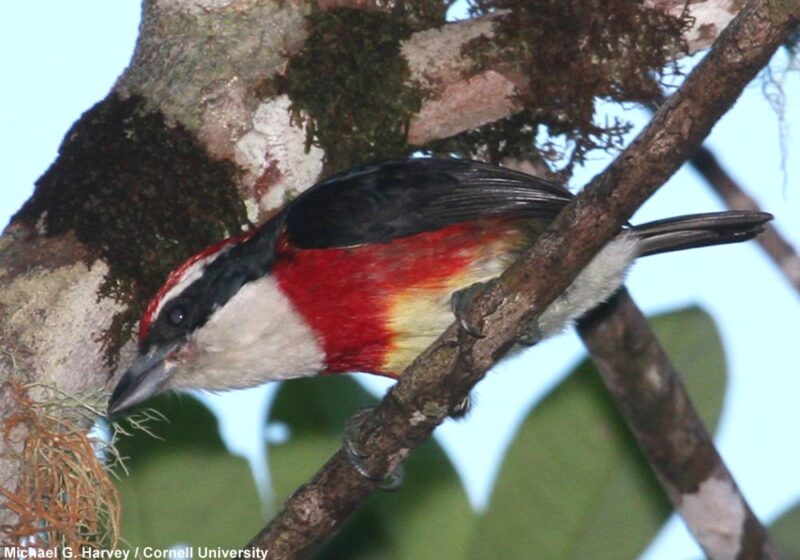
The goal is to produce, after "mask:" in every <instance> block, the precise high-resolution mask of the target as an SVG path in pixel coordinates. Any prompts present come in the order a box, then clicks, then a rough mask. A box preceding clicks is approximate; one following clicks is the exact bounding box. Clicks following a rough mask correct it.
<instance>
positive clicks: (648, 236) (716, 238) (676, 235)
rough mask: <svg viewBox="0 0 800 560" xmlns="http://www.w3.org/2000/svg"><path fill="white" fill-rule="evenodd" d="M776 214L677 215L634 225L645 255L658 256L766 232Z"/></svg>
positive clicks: (715, 213) (742, 212)
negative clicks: (766, 227)
mask: <svg viewBox="0 0 800 560" xmlns="http://www.w3.org/2000/svg"><path fill="white" fill-rule="evenodd" d="M771 219H772V214H768V213H766V212H748V211H744V210H741V211H740V210H732V211H729V212H710V213H708V214H691V215H688V216H677V217H675V218H668V219H666V220H658V221H655V222H648V223H646V224H642V225H640V226H633V227H632V228H631V230H632V231H633V232H634V233H635V234H636V236H637V237H638V238H639V240H640V244H641V245H640V247H641V253H640V254H641V255H656V254H658V253H666V252H669V251H679V250H681V249H692V248H694V247H707V246H710V245H721V244H723V243H738V242H739V241H747V240H748V239H752V238H753V237H755V236H756V235H758V234H759V233H761V232H762V231H764V227H765V225H766V223H767V222H769V221H770V220H771Z"/></svg>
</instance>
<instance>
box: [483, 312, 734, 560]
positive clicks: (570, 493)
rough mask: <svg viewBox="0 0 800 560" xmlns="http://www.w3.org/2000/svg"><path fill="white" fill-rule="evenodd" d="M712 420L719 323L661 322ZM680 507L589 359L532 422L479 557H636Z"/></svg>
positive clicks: (517, 444)
mask: <svg viewBox="0 0 800 560" xmlns="http://www.w3.org/2000/svg"><path fill="white" fill-rule="evenodd" d="M652 324H653V327H654V328H655V330H656V333H657V334H658V336H659V339H660V340H661V342H662V344H663V346H664V348H665V349H666V351H667V353H668V354H669V356H670V358H671V359H672V361H673V363H674V364H675V366H676V367H677V368H678V371H680V372H681V373H682V374H683V375H684V380H685V382H686V384H687V386H688V388H689V391H690V393H691V395H692V397H693V400H694V403H695V405H696V406H697V407H698V408H699V409H700V411H701V414H702V416H703V418H704V419H706V421H709V420H711V421H712V422H711V423H712V424H716V419H717V418H718V417H719V414H720V411H721V408H722V397H723V394H724V388H725V360H724V356H723V351H722V346H721V343H720V340H719V336H718V335H717V331H716V329H715V327H714V324H713V321H712V320H711V318H710V317H709V316H708V315H706V314H705V313H704V312H702V311H701V310H699V309H697V308H689V309H685V310H682V311H678V312H675V313H670V314H667V315H664V316H661V317H658V318H656V319H654V320H653V321H652ZM670 510H671V507H670V505H669V503H668V501H667V500H666V498H665V497H664V496H663V493H662V491H661V489H660V487H659V485H658V484H657V482H656V480H655V477H654V476H653V474H652V473H651V471H650V469H649V467H648V465H647V463H646V462H645V459H644V456H643V455H642V453H641V452H640V451H639V449H638V447H637V445H636V443H635V442H634V440H633V438H632V436H631V435H630V434H629V432H628V430H627V428H626V427H625V425H624V423H623V421H622V419H621V417H620V415H619V413H618V412H617V410H616V408H615V406H614V403H613V401H612V400H611V398H610V397H609V396H608V394H607V392H606V390H605V388H604V387H603V385H602V383H601V381H600V378H599V376H598V375H597V373H596V372H595V370H594V367H593V366H592V365H591V364H590V363H589V362H587V361H584V362H583V363H582V364H581V365H580V366H579V367H578V368H577V369H576V370H575V371H574V372H573V373H572V374H571V375H570V377H569V378H568V379H567V380H566V381H565V382H564V383H563V384H562V385H561V386H559V387H558V388H556V389H555V390H554V391H553V392H552V393H551V394H550V395H548V396H547V397H546V398H545V399H544V401H543V402H542V403H541V405H540V406H538V407H537V408H535V409H534V410H533V412H532V413H531V414H530V415H529V416H528V418H527V419H526V420H525V422H524V424H523V426H522V427H521V429H520V432H519V434H518V435H517V437H516V439H515V441H514V443H513V444H512V447H511V449H510V450H509V452H508V455H507V457H506V459H505V462H504V464H503V467H502V470H501V473H500V476H499V477H498V480H497V483H496V486H495V489H494V492H493V495H492V499H491V503H490V506H489V508H488V510H487V511H486V513H485V515H484V516H483V518H482V519H481V521H480V522H479V524H478V528H477V530H476V531H475V534H474V537H475V538H474V540H473V543H472V546H471V548H470V556H469V558H474V559H483V558H503V559H508V560H513V559H515V558H525V559H529V558H537V559H542V560H547V559H572V558H575V559H583V558H592V559H593V560H602V559H604V558H609V559H617V558H634V557H636V556H637V555H638V554H639V553H640V552H641V551H642V550H643V549H644V547H645V546H646V545H647V544H648V543H649V542H650V540H651V539H652V538H653V537H654V536H655V534H656V532H657V531H658V530H659V528H660V527H661V525H662V524H663V522H664V521H665V519H666V518H667V516H668V515H669V513H670Z"/></svg>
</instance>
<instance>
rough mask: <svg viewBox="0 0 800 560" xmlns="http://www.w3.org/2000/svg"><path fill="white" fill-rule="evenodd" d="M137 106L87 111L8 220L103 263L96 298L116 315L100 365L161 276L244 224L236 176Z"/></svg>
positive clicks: (107, 103)
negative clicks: (36, 226)
mask: <svg viewBox="0 0 800 560" xmlns="http://www.w3.org/2000/svg"><path fill="white" fill-rule="evenodd" d="M144 107H145V103H144V100H143V99H141V98H137V97H132V98H129V99H126V100H122V99H119V98H118V97H116V96H115V95H111V96H110V97H109V98H107V99H106V100H104V101H102V102H100V103H98V104H97V105H95V106H94V107H93V108H92V109H90V110H89V111H87V112H86V113H85V114H84V115H83V116H82V117H81V118H80V120H78V122H77V123H75V125H73V127H72V129H71V130H70V131H69V132H68V133H67V135H66V137H65V138H64V141H63V143H62V145H61V148H60V150H59V157H58V159H57V160H56V162H55V163H54V164H53V165H52V166H51V167H50V169H48V171H47V172H46V173H45V174H44V175H43V176H42V177H41V178H40V179H39V180H38V181H37V183H36V191H35V192H34V195H33V197H32V198H31V199H30V200H29V201H28V202H27V203H26V204H25V206H23V208H22V209H21V210H20V211H19V213H18V214H17V215H16V216H15V217H14V220H26V221H28V222H30V223H43V225H44V227H45V230H46V234H47V235H61V234H63V233H65V232H67V231H69V230H72V231H74V232H75V234H76V235H77V237H78V239H79V240H80V241H81V242H82V243H83V244H84V245H85V247H86V248H87V251H88V259H87V260H88V262H92V261H94V260H95V259H102V260H103V261H104V262H105V263H107V264H108V266H109V272H108V274H107V276H106V279H105V282H104V284H103V285H102V287H101V289H100V293H99V294H98V297H112V298H114V299H115V300H117V301H119V302H121V303H123V304H124V305H125V306H126V308H125V310H124V311H123V312H122V313H120V314H119V315H118V316H117V317H115V318H114V321H113V325H112V328H111V329H110V331H109V332H108V333H106V334H105V336H104V343H105V348H106V356H107V358H108V361H109V363H110V364H113V363H114V360H115V359H116V356H117V354H118V350H119V348H120V347H121V346H122V345H123V344H124V343H125V342H126V341H127V340H129V339H130V336H131V332H132V329H133V327H134V325H135V323H136V320H137V319H138V317H139V315H140V313H141V311H142V309H143V308H144V305H146V302H147V300H149V298H150V297H151V296H152V295H153V294H154V293H155V292H156V290H157V289H158V287H159V286H160V285H161V284H162V282H163V281H164V278H165V277H166V275H167V274H168V273H169V271H170V270H171V269H172V268H173V267H174V266H176V265H177V264H179V263H180V262H181V261H182V260H183V259H185V258H186V257H187V256H188V255H189V254H191V253H193V252H195V251H197V250H199V249H201V248H202V247H205V246H206V245H208V244H210V243H212V242H214V241H216V240H219V239H220V238H222V237H224V236H227V235H229V234H231V233H236V232H238V231H240V228H241V225H242V224H243V223H245V220H246V218H245V211H244V207H243V205H242V203H241V200H240V198H239V196H238V194H237V192H236V189H235V186H234V185H235V178H236V168H235V167H234V166H233V165H232V164H230V163H226V162H222V161H216V160H213V159H211V158H210V157H209V156H208V154H207V153H206V152H205V150H204V149H203V147H202V146H201V145H200V144H199V143H198V142H197V141H196V140H195V139H194V137H193V136H192V135H191V134H189V133H188V132H187V131H186V130H184V129H183V128H182V127H181V126H178V125H170V124H168V123H167V122H166V121H165V119H164V116H163V115H162V114H160V113H156V112H146V111H145V109H144Z"/></svg>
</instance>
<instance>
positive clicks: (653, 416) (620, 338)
mask: <svg viewBox="0 0 800 560" xmlns="http://www.w3.org/2000/svg"><path fill="white" fill-rule="evenodd" d="M578 332H579V334H580V335H581V338H582V339H583V341H584V343H585V344H586V347H587V349H588V350H589V352H590V353H591V355H592V360H593V361H594V362H595V364H596V365H597V368H598V370H599V371H600V376H601V377H602V379H603V382H604V383H605V385H606V388H607V389H608V390H609V392H610V393H611V395H612V396H613V397H614V400H615V401H616V403H617V406H618V407H619V409H620V410H621V411H622V414H623V416H624V417H625V420H626V422H627V423H628V427H629V428H630V429H631V432H633V435H634V436H635V438H636V440H637V442H638V443H639V445H640V447H641V448H642V450H643V451H644V453H645V455H646V456H647V460H648V462H649V463H650V466H651V467H652V468H653V470H654V471H655V473H656V475H657V476H658V479H659V481H660V482H661V486H662V487H663V488H664V490H665V491H666V494H667V496H668V497H669V499H670V501H671V502H672V504H673V505H674V506H675V508H676V509H677V510H678V512H679V513H680V514H681V516H682V517H683V520H684V521H685V522H686V525H687V526H688V527H689V530H690V531H691V532H692V534H694V537H695V538H696V539H697V541H698V543H699V544H700V546H701V547H702V548H703V550H704V551H705V553H706V555H707V556H708V557H709V558H775V557H777V553H776V552H775V550H773V547H772V544H771V543H770V542H769V536H768V534H767V531H766V529H765V528H764V526H763V525H761V523H760V522H759V520H758V518H756V516H755V514H754V513H753V511H752V509H750V506H749V505H748V504H747V501H746V500H745V498H744V496H743V495H742V493H741V492H740V491H739V488H738V487H737V485H736V481H734V479H733V476H732V475H731V473H730V471H729V470H728V468H727V467H726V466H725V463H724V462H723V460H722V458H721V457H720V455H719V453H718V452H717V449H716V448H715V446H714V442H713V440H712V439H711V436H710V435H709V434H708V432H707V431H706V428H705V426H704V425H703V421H702V419H701V418H700V417H699V415H698V414H697V411H696V410H695V408H694V406H692V403H691V401H690V399H689V395H688V393H687V392H686V387H685V386H684V385H683V382H682V381H681V376H680V374H679V373H678V372H677V371H675V369H674V368H673V366H672V364H671V363H670V361H669V358H668V357H667V355H666V354H665V353H664V350H663V349H662V348H661V346H660V345H659V342H658V340H657V339H656V336H655V333H654V332H653V331H652V329H651V328H650V325H649V324H648V322H647V320H646V319H645V317H644V315H642V313H641V311H639V309H638V308H637V307H636V304H635V303H634V302H633V300H632V299H631V297H630V295H629V294H628V292H627V291H626V290H623V291H622V292H620V293H619V294H618V295H617V296H616V297H615V298H614V299H613V300H612V301H610V302H609V303H608V304H606V305H603V306H601V307H599V308H597V309H596V310H594V311H593V312H591V313H589V315H587V316H586V317H585V318H584V319H582V320H581V321H580V323H579V326H578Z"/></svg>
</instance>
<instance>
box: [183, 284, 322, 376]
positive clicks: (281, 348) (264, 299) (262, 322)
mask: <svg viewBox="0 0 800 560" xmlns="http://www.w3.org/2000/svg"><path fill="white" fill-rule="evenodd" d="M178 356H179V362H180V363H179V364H178V369H177V371H176V373H175V375H174V376H173V378H172V379H171V381H170V386H171V387H172V388H200V389H210V390H215V389H237V388H245V387H253V386H256V385H260V384H262V383H265V382H267V381H273V380H278V379H287V378H291V377H303V376H310V375H316V374H317V373H319V372H320V371H322V370H323V369H324V368H325V352H324V350H323V348H322V345H321V344H320V342H319V341H318V339H317V337H316V336H315V335H314V332H313V331H312V330H311V328H310V327H309V326H308V325H307V324H306V322H305V321H304V320H303V317H302V316H301V315H300V313H298V312H297V310H296V309H294V307H293V306H292V304H291V302H290V301H289V299H288V298H287V297H286V295H285V294H284V293H283V292H282V291H281V289H280V287H279V286H278V283H277V281H276V280H275V279H274V278H273V277H272V276H270V275H266V276H264V277H262V278H259V279H258V280H254V281H253V282H249V283H247V284H245V285H244V286H242V288H241V289H240V290H239V291H238V292H237V293H236V295H234V296H233V297H232V298H231V299H230V300H228V302H227V303H226V304H225V306H223V307H222V308H220V309H218V310H216V311H215V312H214V313H213V314H212V315H211V317H210V318H209V320H208V322H207V323H206V324H205V325H203V326H202V327H201V328H200V329H198V330H197V331H196V332H195V333H194V334H192V335H191V337H190V338H189V340H188V341H187V343H186V344H185V345H184V347H183V348H182V349H181V350H180V351H179V353H178Z"/></svg>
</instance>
